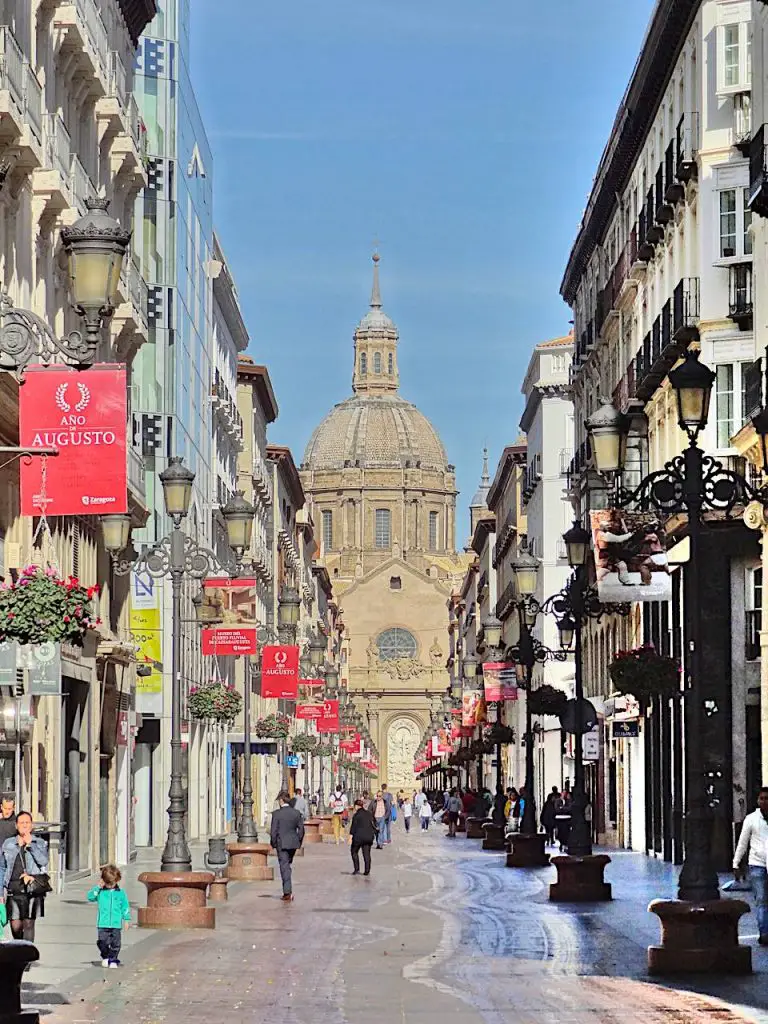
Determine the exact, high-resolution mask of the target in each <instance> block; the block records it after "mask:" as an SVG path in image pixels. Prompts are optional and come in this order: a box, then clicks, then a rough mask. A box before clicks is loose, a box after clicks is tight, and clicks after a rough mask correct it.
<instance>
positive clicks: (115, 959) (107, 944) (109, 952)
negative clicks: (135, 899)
mask: <svg viewBox="0 0 768 1024" xmlns="http://www.w3.org/2000/svg"><path fill="white" fill-rule="evenodd" d="M122 877H123V876H122V875H121V874H120V870H119V868H116V867H115V865H114V864H107V865H106V867H103V868H102V869H101V885H94V887H93V888H92V889H91V891H90V892H89V893H88V899H89V900H90V902H91V903H96V904H98V908H99V913H98V918H97V921H96V927H97V928H98V939H97V943H96V944H97V945H98V947H99V954H100V955H101V966H102V967H119V966H120V946H121V942H122V936H121V934H120V929H121V928H122V927H125V928H127V927H128V926H129V924H130V921H131V906H130V904H129V902H128V897H127V896H126V895H125V893H124V892H123V890H122V889H121V888H120V881H121V879H122Z"/></svg>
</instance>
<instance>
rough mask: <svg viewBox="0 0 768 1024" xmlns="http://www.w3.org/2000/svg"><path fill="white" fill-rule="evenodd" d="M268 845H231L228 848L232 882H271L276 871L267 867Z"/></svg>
mask: <svg viewBox="0 0 768 1024" xmlns="http://www.w3.org/2000/svg"><path fill="white" fill-rule="evenodd" d="M270 852H271V847H270V846H269V844H268V843H230V844H229V846H228V847H227V853H228V854H229V868H228V869H227V877H228V878H229V880H230V882H271V881H272V880H273V879H274V877H275V869H274V868H270V867H267V857H268V856H269V854H270Z"/></svg>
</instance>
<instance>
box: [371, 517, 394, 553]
mask: <svg viewBox="0 0 768 1024" xmlns="http://www.w3.org/2000/svg"><path fill="white" fill-rule="evenodd" d="M391 527H392V514H391V513H390V511H389V509H388V508H377V509H376V531H375V537H374V543H375V545H376V547H377V548H388V547H391V544H392V538H391Z"/></svg>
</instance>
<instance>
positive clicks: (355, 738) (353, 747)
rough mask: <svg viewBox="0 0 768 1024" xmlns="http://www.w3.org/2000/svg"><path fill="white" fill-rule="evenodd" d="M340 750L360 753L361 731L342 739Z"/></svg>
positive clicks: (347, 752) (346, 752)
mask: <svg viewBox="0 0 768 1024" xmlns="http://www.w3.org/2000/svg"><path fill="white" fill-rule="evenodd" d="M339 750H343V751H344V753H345V754H358V755H359V754H360V733H359V732H355V733H352V735H351V736H349V737H348V738H347V739H345V740H341V741H340V743H339Z"/></svg>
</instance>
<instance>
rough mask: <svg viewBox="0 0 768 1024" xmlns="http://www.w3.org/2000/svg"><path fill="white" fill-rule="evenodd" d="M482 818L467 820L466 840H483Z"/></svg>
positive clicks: (483, 820)
mask: <svg viewBox="0 0 768 1024" xmlns="http://www.w3.org/2000/svg"><path fill="white" fill-rule="evenodd" d="M484 822H485V819H484V818H467V839H485V833H484V832H483V824H484Z"/></svg>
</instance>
